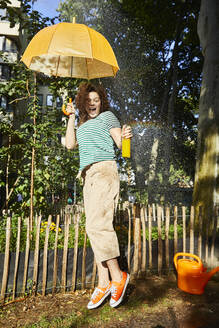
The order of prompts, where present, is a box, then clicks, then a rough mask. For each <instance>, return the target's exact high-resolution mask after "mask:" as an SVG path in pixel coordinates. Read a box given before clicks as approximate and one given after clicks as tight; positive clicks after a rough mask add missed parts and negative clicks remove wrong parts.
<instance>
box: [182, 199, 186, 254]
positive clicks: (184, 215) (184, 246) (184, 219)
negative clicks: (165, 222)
mask: <svg viewBox="0 0 219 328" xmlns="http://www.w3.org/2000/svg"><path fill="white" fill-rule="evenodd" d="M182 221H183V253H186V207H185V206H183V207H182Z"/></svg>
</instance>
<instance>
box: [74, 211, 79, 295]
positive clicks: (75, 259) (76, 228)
mask: <svg viewBox="0 0 219 328" xmlns="http://www.w3.org/2000/svg"><path fill="white" fill-rule="evenodd" d="M79 218H80V213H79V212H77V213H76V215H75V219H76V222H75V241H74V260H73V270H72V291H74V290H75V288H76V274H77V262H78V234H79Z"/></svg>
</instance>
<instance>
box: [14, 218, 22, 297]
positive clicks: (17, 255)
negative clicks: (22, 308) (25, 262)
mask: <svg viewBox="0 0 219 328" xmlns="http://www.w3.org/2000/svg"><path fill="white" fill-rule="evenodd" d="M17 229H18V230H17V245H16V259H15V265H14V282H13V294H12V301H14V300H15V292H16V281H17V270H18V263H19V255H20V239H21V217H20V216H19V218H18V223H17Z"/></svg>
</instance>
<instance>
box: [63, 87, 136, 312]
mask: <svg viewBox="0 0 219 328" xmlns="http://www.w3.org/2000/svg"><path fill="white" fill-rule="evenodd" d="M76 106H77V108H78V109H79V127H78V129H77V133H76V134H75V108H74V106H73V104H72V103H68V104H67V107H66V110H67V112H68V113H70V115H69V120H68V124H67V130H66V147H67V148H68V149H73V148H74V147H75V146H76V145H77V144H78V145H79V156H80V170H79V172H80V175H81V176H82V178H83V180H84V187H83V197H84V207H85V215H86V231H87V234H88V237H89V239H90V242H91V246H92V249H93V252H94V256H95V259H96V263H97V268H98V287H97V288H96V289H95V290H94V293H93V294H92V296H91V300H90V302H89V303H88V306H87V307H88V309H94V308H96V307H98V306H99V305H100V304H101V303H102V302H103V301H104V299H105V298H106V297H107V296H108V295H110V294H111V299H110V305H111V306H112V307H116V306H118V305H119V304H120V303H121V301H122V299H123V296H124V294H125V290H126V287H127V285H128V282H129V274H128V273H126V272H122V271H121V270H120V267H119V264H118V261H117V257H118V256H119V255H120V253H119V244H118V240H117V236H116V233H115V231H114V228H113V217H114V212H115V209H116V206H117V202H118V197H119V175H118V171H117V164H116V162H115V152H114V143H115V144H116V145H117V147H118V148H119V149H121V147H122V138H131V137H132V131H131V127H130V126H123V127H122V129H121V126H120V123H119V121H118V119H117V118H116V116H115V115H114V114H113V113H112V112H111V111H109V103H108V99H107V95H106V91H105V89H104V88H103V87H102V86H101V85H100V84H98V85H94V84H91V83H84V84H82V85H81V86H80V87H79V90H78V93H77V96H76Z"/></svg>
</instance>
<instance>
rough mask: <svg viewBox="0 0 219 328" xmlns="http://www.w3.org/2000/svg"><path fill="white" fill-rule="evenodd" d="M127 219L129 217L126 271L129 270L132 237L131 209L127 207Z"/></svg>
mask: <svg viewBox="0 0 219 328" xmlns="http://www.w3.org/2000/svg"><path fill="white" fill-rule="evenodd" d="M127 211H128V219H129V226H128V259H127V261H128V271H129V272H130V269H131V268H130V266H131V238H132V220H131V210H130V208H129V207H128V208H127Z"/></svg>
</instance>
